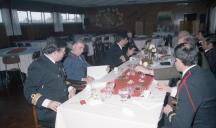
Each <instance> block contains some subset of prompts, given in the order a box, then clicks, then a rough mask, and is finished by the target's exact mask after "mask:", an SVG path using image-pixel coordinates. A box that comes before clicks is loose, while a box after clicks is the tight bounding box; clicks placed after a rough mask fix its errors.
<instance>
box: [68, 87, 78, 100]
mask: <svg viewBox="0 0 216 128" xmlns="http://www.w3.org/2000/svg"><path fill="white" fill-rule="evenodd" d="M75 94H76V89H75V88H73V89H71V90H70V91H69V94H68V99H70V98H72V97H73V96H74V95H75Z"/></svg>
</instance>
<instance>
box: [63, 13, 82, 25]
mask: <svg viewBox="0 0 216 128" xmlns="http://www.w3.org/2000/svg"><path fill="white" fill-rule="evenodd" d="M61 16H62V20H63V23H80V22H82V19H81V15H80V14H69V13H62V14H61Z"/></svg>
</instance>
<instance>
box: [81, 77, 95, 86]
mask: <svg viewBox="0 0 216 128" xmlns="http://www.w3.org/2000/svg"><path fill="white" fill-rule="evenodd" d="M83 81H86V82H87V84H89V83H92V82H93V81H94V78H93V77H91V76H87V77H86V78H83Z"/></svg>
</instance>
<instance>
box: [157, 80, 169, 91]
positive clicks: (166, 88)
mask: <svg viewBox="0 0 216 128" xmlns="http://www.w3.org/2000/svg"><path fill="white" fill-rule="evenodd" d="M157 88H158V89H159V90H160V91H163V92H171V87H169V86H168V85H167V84H165V83H162V82H158V84H157Z"/></svg>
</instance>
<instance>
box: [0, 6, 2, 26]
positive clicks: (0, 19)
mask: <svg viewBox="0 0 216 128" xmlns="http://www.w3.org/2000/svg"><path fill="white" fill-rule="evenodd" d="M0 23H2V15H1V9H0Z"/></svg>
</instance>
